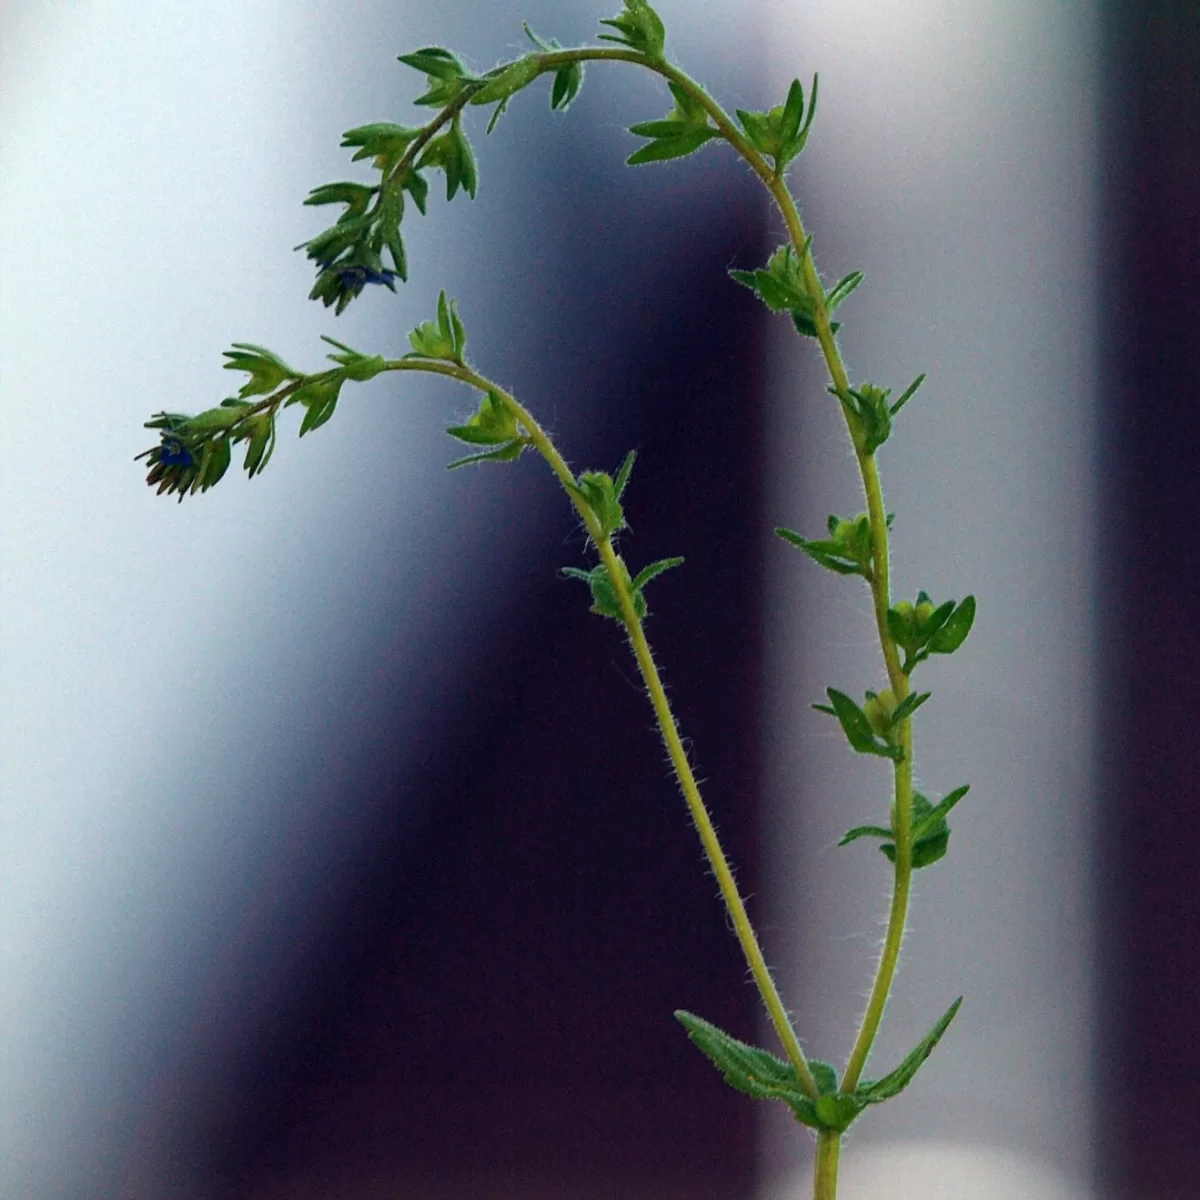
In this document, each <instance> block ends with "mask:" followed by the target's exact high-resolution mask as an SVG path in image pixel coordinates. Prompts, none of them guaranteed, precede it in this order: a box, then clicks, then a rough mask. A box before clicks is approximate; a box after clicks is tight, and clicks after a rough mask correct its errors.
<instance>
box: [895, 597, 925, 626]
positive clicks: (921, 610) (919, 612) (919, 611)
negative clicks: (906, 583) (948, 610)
mask: <svg viewBox="0 0 1200 1200" xmlns="http://www.w3.org/2000/svg"><path fill="white" fill-rule="evenodd" d="M901 603H907V601H902V602H901ZM896 607H897V608H899V607H900V605H899V604H897V605H896ZM909 607H910V608H911V607H912V605H909ZM931 616H933V604H932V603H931V602H930V601H929V600H922V601H921V603H920V604H918V605H917V607H916V617H917V624H918V625H924V624H925V622H926V621H928V620H929V618H930V617H931Z"/></svg>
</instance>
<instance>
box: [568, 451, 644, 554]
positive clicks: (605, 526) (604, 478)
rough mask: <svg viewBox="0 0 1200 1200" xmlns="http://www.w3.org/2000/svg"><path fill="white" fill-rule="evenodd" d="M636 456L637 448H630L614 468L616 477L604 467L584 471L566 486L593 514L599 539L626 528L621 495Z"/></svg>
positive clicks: (605, 538) (626, 484)
mask: <svg viewBox="0 0 1200 1200" xmlns="http://www.w3.org/2000/svg"><path fill="white" fill-rule="evenodd" d="M636 458H637V451H636V450H630V452H629V453H628V454H627V455H625V457H624V459H622V461H621V465H620V466H619V467H618V468H617V477H616V478H615V479H614V478H612V476H610V475H607V474H605V472H603V471H583V472H581V473H580V476H579V478H578V479H577V480H576V481H575V483H574V484H573V485H568V489H567V490H568V491H569V492H570V493H571V495H572V496H574V498H575V500H576V501H577V502H578V503H579V504H580V505H582V506H583V507H584V508H586V509H587V510H588V511H589V512H590V513H591V514H592V516H593V517H594V518H595V521H596V524H597V525H598V526H599V527H600V540H602V541H603V540H607V539H608V538H610V537H612V535H613V534H614V533H617V532H618V531H619V530H622V529H624V528H625V510H624V509H623V508H622V507H621V497H622V496H623V495H624V494H625V489H626V488H627V487H628V486H629V476H630V473H631V472H632V471H633V464H634V461H635V459H636Z"/></svg>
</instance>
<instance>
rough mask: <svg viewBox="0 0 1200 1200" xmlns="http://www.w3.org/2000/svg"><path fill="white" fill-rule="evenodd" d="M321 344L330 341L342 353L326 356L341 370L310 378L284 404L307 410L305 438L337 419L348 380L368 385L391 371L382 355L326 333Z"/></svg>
mask: <svg viewBox="0 0 1200 1200" xmlns="http://www.w3.org/2000/svg"><path fill="white" fill-rule="evenodd" d="M321 341H323V342H328V343H329V344H330V345H331V346H334V347H336V348H337V349H338V350H339V351H341V353H340V354H329V355H326V357H327V358H329V359H330V361H331V362H335V363H337V366H338V369H337V370H334V371H322V372H321V373H320V374H318V375H310V376H309V377H308V378H307V380H306V382H305V383H303V384H302V385H301V386H300V387H299V388H297V389H296V390H295V391H294V392H292V394H291V395H290V396H288V397H287V399H286V400H284V402H283V406H284V407H285V408H286V407H288V406H289V405H292V404H300V405H302V406H303V407H304V419H303V420H302V421H301V422H300V436H301V437H303V436H304V435H305V434H306V433H311V432H312V430H314V429H319V428H320V427H321V426H322V425H324V424H325V423H326V421H328V420H329V418H330V417H332V416H333V413H334V409H336V408H337V402H338V398H339V397H340V396H341V394H342V384H344V383H345V382H346V380H347V379H352V380H354V382H355V383H364V382H366V380H368V379H374V378H375V376H376V375H378V374H379V373H380V372H381V371H386V370H387V363H386V362H385V361H384V359H383V356H382V355H379V354H374V355H367V354H363V353H362V352H361V351H359V350H355V349H354V348H353V347H351V346H347V345H346V344H345V343H344V342H338V341H335V340H334V339H333V338H331V337H326V336H325V335H324V334H322V335H321Z"/></svg>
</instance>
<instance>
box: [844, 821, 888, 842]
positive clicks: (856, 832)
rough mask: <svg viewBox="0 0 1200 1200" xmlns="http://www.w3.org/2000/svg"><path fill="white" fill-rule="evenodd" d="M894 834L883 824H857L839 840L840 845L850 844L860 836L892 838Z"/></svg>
mask: <svg viewBox="0 0 1200 1200" xmlns="http://www.w3.org/2000/svg"><path fill="white" fill-rule="evenodd" d="M892 836H893V834H892V831H891V830H890V829H885V828H884V827H883V826H882V825H856V826H855V827H854V828H853V829H851V830H850V831H849V832H848V833H846V834H845V836H844V837H843V838H842V840H841V841H840V842H838V846H848V845H850V843H851V842H857V841H858V839H859V838H864V837H876V838H890V837H892Z"/></svg>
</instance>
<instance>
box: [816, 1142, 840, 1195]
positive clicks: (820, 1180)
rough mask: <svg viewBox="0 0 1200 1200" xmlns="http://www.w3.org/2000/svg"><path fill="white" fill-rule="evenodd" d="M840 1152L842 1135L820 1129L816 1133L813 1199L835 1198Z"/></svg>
mask: <svg viewBox="0 0 1200 1200" xmlns="http://www.w3.org/2000/svg"><path fill="white" fill-rule="evenodd" d="M841 1153H842V1135H841V1134H840V1133H838V1132H837V1131H836V1130H833V1129H822V1130H821V1132H820V1133H819V1134H817V1160H816V1163H815V1164H814V1165H813V1200H835V1197H836V1196H837V1180H838V1159H839V1158H840V1157H841Z"/></svg>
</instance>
